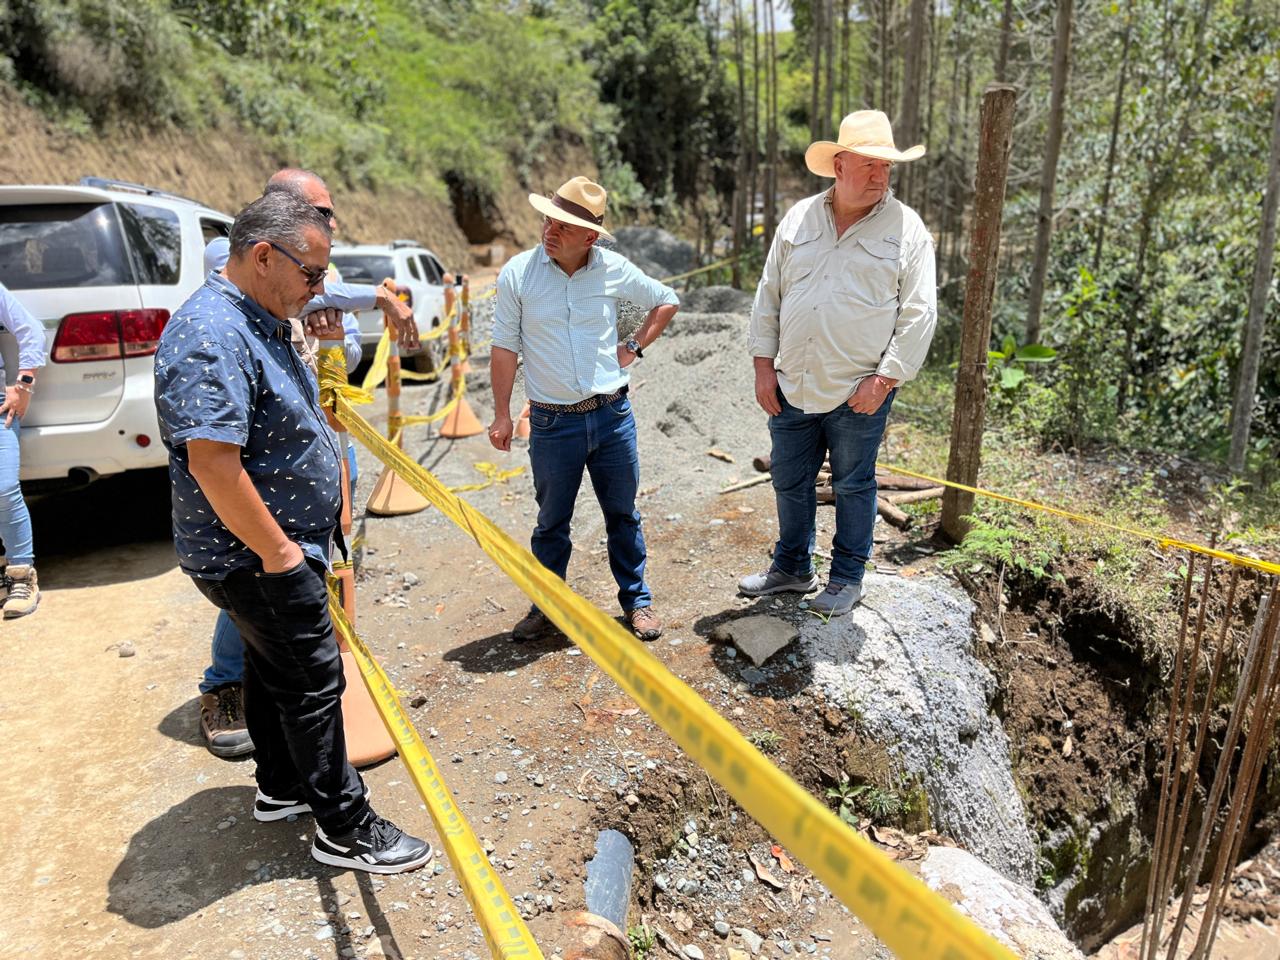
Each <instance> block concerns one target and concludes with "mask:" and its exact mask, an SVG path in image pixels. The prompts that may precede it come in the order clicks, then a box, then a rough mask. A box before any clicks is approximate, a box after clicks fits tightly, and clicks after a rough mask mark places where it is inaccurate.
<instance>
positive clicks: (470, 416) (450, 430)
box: [440, 397, 484, 440]
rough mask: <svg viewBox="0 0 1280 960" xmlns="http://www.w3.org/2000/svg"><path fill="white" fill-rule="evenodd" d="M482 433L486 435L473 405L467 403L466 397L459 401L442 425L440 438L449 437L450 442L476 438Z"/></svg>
mask: <svg viewBox="0 0 1280 960" xmlns="http://www.w3.org/2000/svg"><path fill="white" fill-rule="evenodd" d="M481 433H484V427H483V426H482V425H481V423H480V421H479V420H478V419H477V418H476V415H475V413H474V412H473V411H472V410H471V404H469V403H467V398H466V397H460V398H459V399H458V405H457V406H456V407H454V408H453V409H452V410H451V411H450V412H449V415H448V416H447V417H445V418H444V423H442V424H441V425H440V436H442V437H448V438H449V439H450V440H459V439H461V438H462V437H474V436H477V435H478V434H481Z"/></svg>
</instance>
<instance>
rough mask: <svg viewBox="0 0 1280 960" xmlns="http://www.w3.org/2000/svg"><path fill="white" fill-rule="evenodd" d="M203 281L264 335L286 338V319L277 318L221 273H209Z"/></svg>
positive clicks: (287, 327) (287, 333)
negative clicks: (252, 322)
mask: <svg viewBox="0 0 1280 960" xmlns="http://www.w3.org/2000/svg"><path fill="white" fill-rule="evenodd" d="M204 283H205V286H207V287H209V288H210V289H211V290H213V291H214V292H215V293H217V294H218V295H219V296H221V297H223V298H225V299H226V300H229V301H230V302H231V305H232V306H234V307H235V308H236V309H237V310H239V311H240V312H241V313H243V314H244V315H245V316H246V317H248V318H249V319H250V320H253V321H255V322H256V323H257V325H258V326H259V328H261V330H262V332H263V334H265V335H266V336H268V337H271V336H280V337H285V338H286V339H287V338H288V336H289V329H290V328H289V321H288V320H277V319H276V318H275V317H273V316H272V315H271V314H270V313H268V312H267V311H266V310H265V309H264V308H263V307H262V306H261V305H260V304H259V303H258V302H257V301H256V300H254V299H253V298H252V297H250V296H249V295H248V294H246V293H245V292H244V291H242V290H241V289H240V288H239V287H237V286H236V285H235V284H234V283H232V282H231V281H230V280H228V279H227V278H226V277H225V276H223V275H222V274H220V273H210V274H209V276H208V277H207V278H206V279H205V282H204Z"/></svg>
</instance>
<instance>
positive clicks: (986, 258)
mask: <svg viewBox="0 0 1280 960" xmlns="http://www.w3.org/2000/svg"><path fill="white" fill-rule="evenodd" d="M1016 94H1017V91H1016V90H1015V88H1014V87H1012V86H1010V85H1008V84H996V83H993V84H991V86H989V87H987V90H986V92H985V93H984V94H983V96H982V113H981V121H980V122H981V128H982V129H981V132H980V134H979V137H980V140H979V143H978V169H977V173H976V175H975V178H974V180H975V182H974V203H973V228H972V230H971V232H970V234H969V278H968V281H967V282H966V284H965V293H964V328H963V332H962V334H961V341H960V369H959V371H958V373H957V374H956V399H955V409H954V410H953V412H952V415H951V455H950V457H949V458H948V460H947V479H948V480H950V481H952V482H953V483H963V484H966V485H968V486H974V485H976V483H977V481H978V468H979V466H981V463H982V428H983V421H984V420H985V419H986V414H987V351H988V350H989V349H990V347H991V304H992V300H993V299H994V298H995V289H996V269H997V266H998V264H999V258H1000V218H1001V214H1002V213H1003V211H1004V192H1005V184H1006V181H1007V180H1008V178H1009V150H1010V148H1011V147H1012V145H1013V108H1014V102H1015V100H1016ZM972 510H973V494H971V493H965V492H964V491H961V490H956V489H954V488H952V487H948V488H947V492H946V493H945V494H944V495H943V497H942V532H943V534H945V535H946V536H947V537H949V538H950V539H951V540H953V541H955V542H956V543H959V542H960V541H961V540H962V539H964V535H965V534H966V533H967V532H968V529H969V525H968V523H967V522H966V521H965V520H964V517H965V516H967V515H968V514H969V513H970V512H971V511H972Z"/></svg>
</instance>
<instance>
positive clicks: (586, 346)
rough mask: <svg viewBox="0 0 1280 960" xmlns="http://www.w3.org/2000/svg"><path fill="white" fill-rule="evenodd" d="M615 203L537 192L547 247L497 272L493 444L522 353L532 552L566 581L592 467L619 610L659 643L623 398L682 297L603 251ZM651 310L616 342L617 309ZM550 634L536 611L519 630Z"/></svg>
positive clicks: (581, 186)
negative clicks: (608, 207) (573, 527)
mask: <svg viewBox="0 0 1280 960" xmlns="http://www.w3.org/2000/svg"><path fill="white" fill-rule="evenodd" d="M606 199H607V195H606V193H605V190H604V187H602V186H600V185H599V184H598V183H593V182H592V181H591V180H588V179H587V178H586V177H574V178H573V179H572V180H570V181H568V182H567V183H565V184H564V185H563V186H561V187H560V189H559V190H557V191H556V192H555V194H553V195H552V196H550V197H541V196H538V195H536V194H530V195H529V202H530V203H531V204H532V205H533V207H534V209H535V210H537V211H538V212H539V213H541V214H542V215H543V217H544V220H543V226H542V243H541V244H540V245H538V246H536V247H534V248H533V249H532V250H526V251H525V252H524V253H521V254H519V255H517V256H516V257H513V258H512V259H511V261H510V262H509V263H508V264H507V265H506V266H505V267H503V268H502V273H501V274H499V276H498V294H497V304H496V308H495V314H494V323H493V348H492V352H491V354H490V360H489V370H490V378H491V381H492V383H493V399H494V411H495V413H494V419H493V424H492V425H491V426H490V427H489V441H490V442H491V443H492V444H493V445H494V446H495V447H497V448H498V449H499V450H510V449H511V432H512V429H513V428H512V422H511V385H512V382H513V381H514V380H515V373H516V360H517V358H518V356H519V355H520V354H522V353H523V354H524V373H525V389H526V393H527V394H528V398H529V405H530V408H531V409H530V415H529V425H530V430H531V436H530V438H529V460H530V463H531V465H532V467H533V488H534V492H535V494H536V496H537V500H538V522H537V525H536V526H535V527H534V530H533V536H532V538H531V549H532V551H533V554H534V556H536V557H537V558H538V560H539V562H540V563H541V564H542V565H543V566H544V567H546V568H547V569H548V570H551V571H552V572H553V573H555V574H556V575H558V576H560V577H564V575H565V573H566V572H567V571H568V568H569V555H570V553H571V552H572V551H573V542H572V541H571V540H570V538H569V522H570V520H571V519H572V518H573V505H574V501H575V500H576V499H577V496H578V488H579V487H580V486H581V484H582V472H583V470H584V469H585V470H586V471H587V472H588V473H589V474H590V475H591V485H592V487H593V488H594V489H595V494H596V500H597V501H598V502H599V503H600V509H601V510H602V511H603V512H604V520H605V532H606V533H607V535H608V552H609V567H610V569H611V570H612V571H613V578H614V580H616V581H617V584H618V602H619V603H620V604H621V606H622V612H623V614H624V615H625V616H626V618H627V622H628V623H629V624H630V625H631V629H632V630H634V631H635V633H636V635H637V636H639V637H640V638H641V639H643V640H652V639H655V638H657V637H659V636H661V635H662V621H661V620H659V619H658V616H657V614H655V613H654V611H653V594H652V593H651V592H650V590H649V586H648V584H647V583H645V579H644V568H645V558H646V554H645V545H644V533H643V531H642V530H641V528H640V513H639V511H637V510H636V490H637V488H638V487H639V485H640V458H639V453H638V451H637V448H636V424H635V420H634V419H633V417H632V415H631V401H630V400H629V399H627V389H628V383H629V381H630V379H631V373H630V370H629V369H628V368H629V367H630V365H631V364H632V363H634V362H635V360H636V358H637V357H641V356H643V355H644V350H645V349H646V348H647V347H649V346H650V345H651V344H652V343H653V341H655V340H657V339H658V336H659V335H660V334H661V333H662V331H663V328H665V327H666V325H667V324H668V323H670V322H671V318H672V317H674V316H675V314H676V310H677V309H678V304H679V302H680V301H679V298H678V297H677V296H676V294H675V291H674V290H672V289H671V288H670V287H668V286H664V285H663V284H661V283H659V282H658V281H657V280H653V279H651V278H650V277H648V276H646V275H645V274H644V273H643V272H641V271H640V270H639V269H638V268H637V267H636V266H635V265H634V264H633V263H631V261H630V260H628V259H627V258H626V257H624V256H622V255H621V254H618V253H615V252H614V251H612V250H602V249H600V248H598V247H597V246H596V245H595V244H596V240H598V239H599V238H600V237H606V238H608V239H610V240H612V239H613V237H612V236H611V235H610V234H609V232H608V231H607V230H605V229H604V211H605V202H606ZM619 300H629V301H631V302H632V303H635V304H636V305H637V306H639V307H640V309H641V310H644V311H647V315H646V316H645V318H644V322H643V323H641V325H640V328H639V329H638V330H636V332H635V334H634V336H633V337H632V338H631V339H628V340H626V341H625V342H622V343H619V342H618V301H619ZM550 628H551V622H550V621H549V620H548V619H547V617H546V616H545V615H544V614H543V613H542V611H540V610H539V609H538V608H537V607H534V608H532V609H531V610H530V611H529V613H528V614H527V615H526V616H525V618H524V619H523V620H521V621H520V622H519V623H518V624H516V626H515V628H514V629H513V630H512V634H513V636H514V637H515V639H517V640H528V639H532V638H533V637H536V636H538V635H539V634H541V633H543V632H544V631H546V630H548V629H550Z"/></svg>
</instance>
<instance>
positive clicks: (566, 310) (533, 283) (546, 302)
mask: <svg viewBox="0 0 1280 960" xmlns="http://www.w3.org/2000/svg"><path fill="white" fill-rule="evenodd" d="M619 300H630V301H631V302H632V303H634V304H635V305H636V306H637V307H639V308H640V309H641V310H642V311H644V312H645V313H648V312H649V311H650V310H652V309H653V308H654V307H659V306H662V305H663V304H678V303H679V302H680V298H679V297H677V296H676V292H675V291H674V290H672V289H671V288H670V287H668V286H666V285H664V284H662V283H659V282H658V281H657V280H654V279H652V278H651V277H649V276H647V275H646V274H645V273H643V272H642V271H641V270H640V268H639V267H637V266H636V265H635V264H633V263H632V262H631V261H630V260H628V259H627V258H626V257H624V256H622V254H620V253H615V252H614V251H612V250H602V249H597V248H596V247H592V248H591V251H590V253H589V255H588V257H587V263H586V265H585V266H583V267H581V268H580V269H578V270H577V271H575V272H574V274H573V276H569V275H568V274H566V273H565V272H564V271H563V270H562V269H560V265H559V264H558V263H556V262H555V260H553V259H552V258H551V257H550V256H548V254H547V252H546V249H545V248H543V247H542V245H541V244H539V245H538V246H537V247H534V248H533V249H532V250H526V251H524V252H523V253H520V254H517V255H516V256H515V257H512V259H511V261H510V262H509V263H508V264H507V265H506V266H505V267H503V268H502V272H501V273H500V274H499V275H498V293H497V302H496V306H495V313H494V321H493V345H494V346H496V347H502V348H503V349H504V350H510V351H511V352H512V353H523V354H524V377H525V392H526V394H527V395H528V397H529V399H530V400H533V401H536V402H538V403H556V404H566V403H577V402H578V401H579V400H585V399H587V398H588V397H591V396H595V395H596V394H609V393H615V392H617V391H618V390H620V389H622V387H624V386H625V385H626V384H627V383H628V382H629V381H630V379H631V373H630V371H629V370H627V369H625V368H623V367H620V366H619V365H618V301H619Z"/></svg>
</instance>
